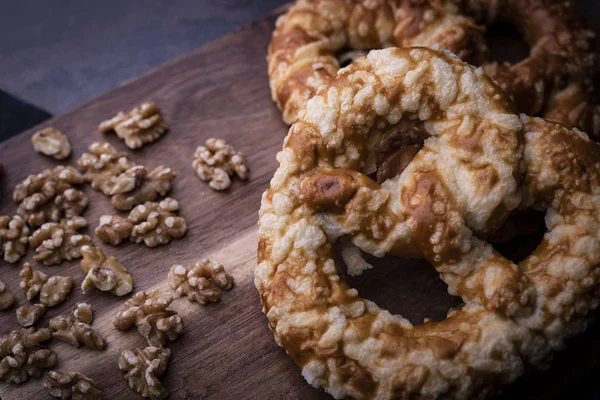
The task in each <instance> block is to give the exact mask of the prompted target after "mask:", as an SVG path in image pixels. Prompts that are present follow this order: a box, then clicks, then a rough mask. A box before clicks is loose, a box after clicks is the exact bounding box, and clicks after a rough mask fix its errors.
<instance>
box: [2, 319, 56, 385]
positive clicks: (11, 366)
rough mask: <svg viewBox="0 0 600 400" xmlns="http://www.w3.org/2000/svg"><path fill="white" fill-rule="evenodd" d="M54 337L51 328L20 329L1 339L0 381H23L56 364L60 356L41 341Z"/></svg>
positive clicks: (40, 374)
mask: <svg viewBox="0 0 600 400" xmlns="http://www.w3.org/2000/svg"><path fill="white" fill-rule="evenodd" d="M51 338H52V334H51V333H50V329H47V328H43V329H40V330H37V331H36V330H35V329H34V328H28V329H18V330H15V331H12V332H11V333H9V334H8V335H5V336H3V337H2V339H0V381H2V382H7V383H22V382H25V381H27V380H28V379H29V378H30V377H34V378H39V377H40V376H42V373H43V371H44V370H45V369H47V368H52V367H54V366H55V365H56V363H57V361H58V357H57V356H56V353H55V352H54V351H52V350H51V349H46V348H43V347H42V346H41V345H40V343H42V342H46V341H48V340H50V339H51Z"/></svg>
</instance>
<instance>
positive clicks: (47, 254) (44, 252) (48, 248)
mask: <svg viewBox="0 0 600 400" xmlns="http://www.w3.org/2000/svg"><path fill="white" fill-rule="evenodd" d="M85 226H87V221H86V220H85V219H84V218H83V217H75V218H73V219H66V220H61V221H60V222H47V223H45V224H44V225H42V226H41V227H40V229H38V230H37V231H35V232H33V235H31V237H30V238H29V245H30V246H31V247H32V248H35V251H36V253H38V254H37V255H35V256H34V257H33V259H34V260H36V261H41V262H43V263H44V264H45V265H54V264H60V263H61V262H63V261H64V260H72V259H74V258H79V257H81V252H80V251H79V248H80V247H81V246H83V245H86V244H89V243H91V241H92V240H91V239H90V237H89V236H88V235H82V234H80V233H78V232H77V231H78V230H80V229H81V228H83V227H85Z"/></svg>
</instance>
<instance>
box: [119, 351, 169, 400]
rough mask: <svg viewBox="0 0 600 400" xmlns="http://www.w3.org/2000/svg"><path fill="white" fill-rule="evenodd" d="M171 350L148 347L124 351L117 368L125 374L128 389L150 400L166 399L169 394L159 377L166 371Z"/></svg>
mask: <svg viewBox="0 0 600 400" xmlns="http://www.w3.org/2000/svg"><path fill="white" fill-rule="evenodd" d="M170 357H171V350H169V349H164V348H161V347H154V346H149V347H146V348H144V349H133V350H125V351H124V352H122V353H121V357H119V368H120V369H121V371H124V372H126V374H125V380H126V381H127V383H129V387H131V388H132V389H133V390H135V391H136V392H138V393H139V394H141V395H142V396H143V397H147V398H150V399H151V400H159V399H164V398H166V397H167V396H168V395H169V393H168V392H167V389H166V388H165V387H163V385H162V383H161V381H160V379H159V377H160V376H161V375H162V374H163V373H164V372H165V371H166V369H167V364H168V363H169V358H170Z"/></svg>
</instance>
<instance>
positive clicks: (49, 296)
mask: <svg viewBox="0 0 600 400" xmlns="http://www.w3.org/2000/svg"><path fill="white" fill-rule="evenodd" d="M72 287H73V280H72V279H71V277H70V276H52V277H50V279H48V281H46V283H44V285H43V286H42V290H40V303H42V304H43V305H45V306H46V307H54V306H57V305H59V304H60V303H62V302H63V301H65V300H66V298H67V296H68V295H69V293H71V288H72Z"/></svg>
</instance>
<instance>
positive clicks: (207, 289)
mask: <svg viewBox="0 0 600 400" xmlns="http://www.w3.org/2000/svg"><path fill="white" fill-rule="evenodd" d="M211 281H212V284H211ZM169 284H170V285H171V288H172V289H173V290H174V291H175V293H177V294H178V295H179V296H187V298H188V299H189V300H190V301H197V302H198V303H200V304H202V305H204V304H207V303H212V302H215V301H217V300H219V297H221V291H220V290H219V289H222V290H230V289H231V288H232V287H233V277H232V276H231V275H229V274H228V273H227V272H225V268H223V265H221V264H219V263H217V262H214V261H211V260H201V261H199V262H197V263H196V264H194V265H191V266H188V267H184V266H183V265H174V266H172V267H171V270H170V271H169Z"/></svg>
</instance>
